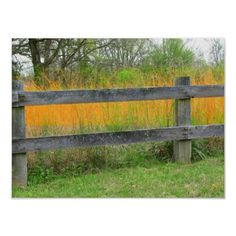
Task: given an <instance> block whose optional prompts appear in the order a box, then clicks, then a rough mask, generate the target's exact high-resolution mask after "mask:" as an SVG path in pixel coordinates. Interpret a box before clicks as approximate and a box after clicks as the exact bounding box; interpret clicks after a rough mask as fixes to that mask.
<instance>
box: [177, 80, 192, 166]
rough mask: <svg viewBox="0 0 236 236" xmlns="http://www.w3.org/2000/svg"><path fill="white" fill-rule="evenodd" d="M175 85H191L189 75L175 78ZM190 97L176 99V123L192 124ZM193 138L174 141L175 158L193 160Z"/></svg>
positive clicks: (185, 161) (182, 160)
mask: <svg viewBox="0 0 236 236" xmlns="http://www.w3.org/2000/svg"><path fill="white" fill-rule="evenodd" d="M174 85H175V86H181V87H182V86H183V87H185V86H189V85H190V78H189V77H180V78H176V79H175V83H174ZM190 112H191V111H190V98H187V99H176V100H175V115H174V117H175V125H176V126H189V125H190V114H191V113H190ZM191 147H192V143H191V140H187V139H186V140H179V141H178V140H176V141H174V159H175V161H176V162H179V163H190V162H191Z"/></svg>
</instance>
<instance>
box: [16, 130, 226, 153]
mask: <svg viewBox="0 0 236 236" xmlns="http://www.w3.org/2000/svg"><path fill="white" fill-rule="evenodd" d="M223 135H224V125H207V126H184V127H182V126H178V127H169V128H159V129H148V130H134V131H122V132H106V133H94V134H80V135H66V136H51V137H40V138H27V139H14V140H13V143H12V147H13V153H22V152H28V151H39V150H50V149H61V148H71V147H91V146H106V145H120V144H130V143H139V142H154V141H168V140H185V139H193V138H207V137H215V136H223Z"/></svg>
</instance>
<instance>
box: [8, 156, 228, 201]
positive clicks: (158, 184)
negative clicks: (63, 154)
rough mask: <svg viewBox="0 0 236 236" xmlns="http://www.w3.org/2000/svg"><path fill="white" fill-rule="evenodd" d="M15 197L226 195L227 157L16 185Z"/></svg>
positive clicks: (158, 164)
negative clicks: (28, 184) (21, 186)
mask: <svg viewBox="0 0 236 236" xmlns="http://www.w3.org/2000/svg"><path fill="white" fill-rule="evenodd" d="M12 195H13V197H20V198H22V197H28V198H31V197H33V198H37V197H45V198H50V197H104V198H109V197H124V198H126V197H128V198H132V197H140V198H141V197H146V198H175V197H179V198H194V197H197V198H223V197H224V157H223V155H219V156H217V157H211V158H206V159H205V160H202V161H198V162H195V163H193V164H188V165H179V164H176V163H156V164H155V165H154V164H152V165H146V166H135V167H130V168H127V167H126V168H120V169H116V170H103V171H100V172H98V173H95V174H86V175H81V176H79V177H67V178H60V177H58V178H57V179H56V180H53V181H49V182H47V183H41V184H35V185H31V186H28V187H27V188H25V189H22V188H14V189H13V193H12Z"/></svg>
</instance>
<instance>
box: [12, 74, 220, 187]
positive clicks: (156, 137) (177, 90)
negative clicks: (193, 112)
mask: <svg viewBox="0 0 236 236" xmlns="http://www.w3.org/2000/svg"><path fill="white" fill-rule="evenodd" d="M222 96H224V86H223V85H207V86H191V85H190V78H189V77H180V78H176V79H175V81H174V86H173V87H149V88H128V89H98V90H69V91H44V92H42V91H40V92H26V91H24V90H23V85H22V83H20V82H19V81H13V86H12V183H13V185H17V186H26V185H27V157H26V153H27V152H29V151H39V150H49V149H58V148H70V147H91V146H104V145H119V144H129V143H138V142H153V141H167V140H174V158H175V161H176V162H179V163H190V162H191V139H195V138H207V137H215V136H224V125H223V124H213V125H200V126H191V125H190V99H191V98H200V97H222ZM156 99H175V111H174V113H175V126H174V127H168V128H158V129H142V130H133V131H122V132H104V133H92V134H79V135H66V136H50V137H37V138H25V118H24V116H25V114H24V106H27V105H47V104H72V103H95V102H120V101H139V100H156Z"/></svg>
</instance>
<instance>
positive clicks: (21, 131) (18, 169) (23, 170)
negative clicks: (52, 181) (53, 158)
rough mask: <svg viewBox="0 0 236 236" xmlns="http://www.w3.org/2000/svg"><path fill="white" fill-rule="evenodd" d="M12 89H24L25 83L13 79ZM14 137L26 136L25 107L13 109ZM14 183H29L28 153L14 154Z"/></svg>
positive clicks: (19, 184)
mask: <svg viewBox="0 0 236 236" xmlns="http://www.w3.org/2000/svg"><path fill="white" fill-rule="evenodd" d="M12 90H13V92H14V91H22V90H23V84H22V83H20V81H15V80H13V82H12ZM12 137H13V139H18V138H24V137H25V113H24V107H16V108H13V109H12ZM12 184H13V185H14V186H26V185H27V157H26V153H25V152H22V153H20V154H14V152H13V154H12Z"/></svg>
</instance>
